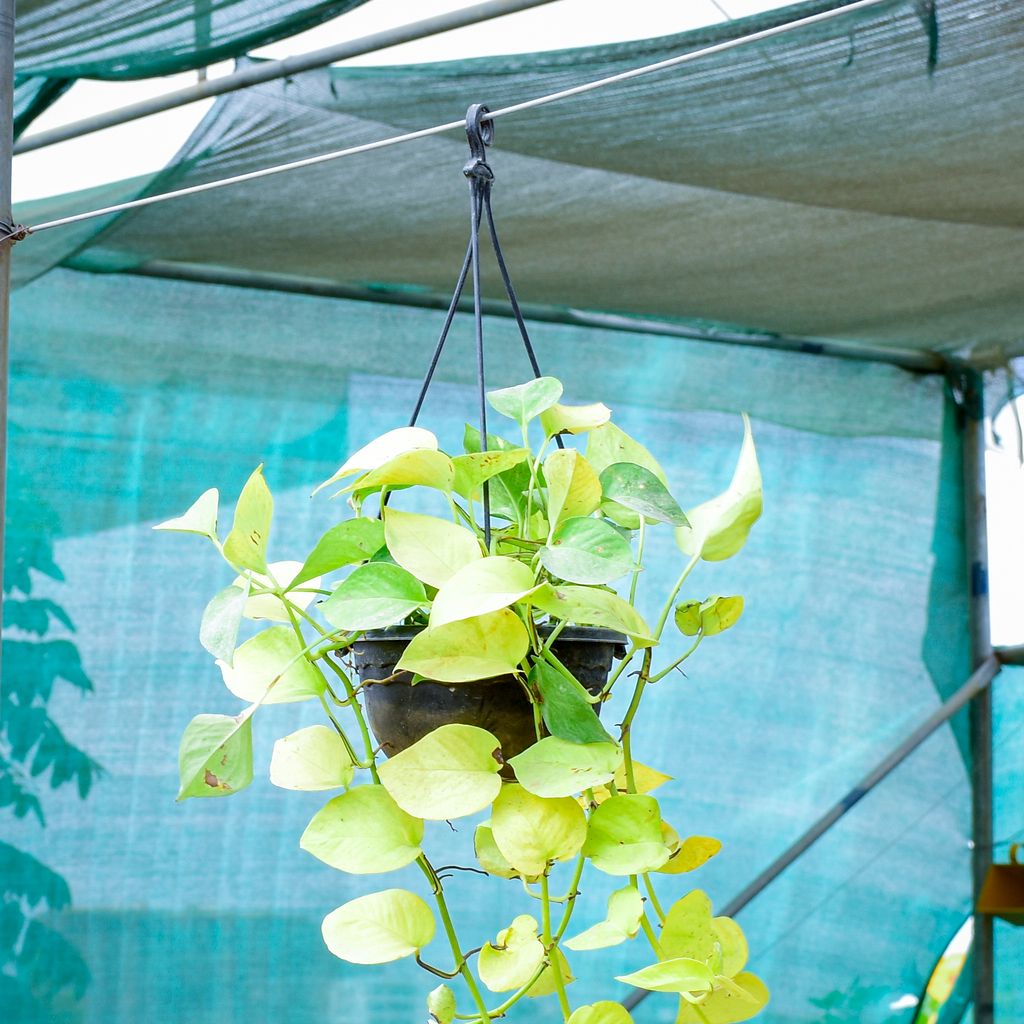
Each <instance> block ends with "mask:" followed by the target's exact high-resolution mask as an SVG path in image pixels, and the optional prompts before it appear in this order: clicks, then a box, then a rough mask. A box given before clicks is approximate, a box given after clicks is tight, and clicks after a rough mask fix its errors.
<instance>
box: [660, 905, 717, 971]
mask: <svg viewBox="0 0 1024 1024" xmlns="http://www.w3.org/2000/svg"><path fill="white" fill-rule="evenodd" d="M715 941H716V937H715V930H714V928H713V927H712V924H711V900H710V899H709V898H708V895H707V893H705V892H702V891H701V890H700V889H694V890H693V892H688V893H687V894H686V895H685V896H684V897H683V898H682V899H680V900H676V902H675V903H673V904H672V906H671V907H669V911H668V914H666V915H665V924H664V925H663V927H662V929H661V948H662V949H663V950H664V952H665V956H666V957H669V958H674V957H689V958H691V959H693V960H700V961H702V962H703V961H706V960H710V959H711V957H712V955H713V954H714V952H715Z"/></svg>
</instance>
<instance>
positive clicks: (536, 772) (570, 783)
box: [509, 736, 667, 873]
mask: <svg viewBox="0 0 1024 1024" xmlns="http://www.w3.org/2000/svg"><path fill="white" fill-rule="evenodd" d="M621 762H622V750H621V749H620V748H619V747H618V745H617V744H615V743H610V742H603V743H570V742H569V741H567V740H563V739H559V738H558V737H557V736H546V737H545V738H544V739H542V740H538V741H537V742H536V743H534V744H533V746H530V747H527V748H526V750H524V751H523V752H522V753H521V754H517V755H516V756H515V757H513V758H510V759H509V764H511V765H512V768H513V770H514V771H515V773H516V778H517V779H518V780H519V781H520V783H521V784H522V785H523V787H524V788H525V789H527V790H529V791H530V792H531V793H533V794H535V795H536V796H542V797H549V798H550V797H566V796H572V795H573V794H574V793H579V792H581V791H582V790H584V789H589V788H590V787H591V786H600V785H601V784H602V783H604V782H608V781H609V780H610V779H611V778H613V777H614V775H615V769H616V768H618V766H619V764H620V763H621ZM666 856H667V854H666ZM630 873H632V872H630Z"/></svg>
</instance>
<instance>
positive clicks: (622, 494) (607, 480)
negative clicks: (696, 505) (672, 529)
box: [600, 462, 687, 526]
mask: <svg viewBox="0 0 1024 1024" xmlns="http://www.w3.org/2000/svg"><path fill="white" fill-rule="evenodd" d="M600 480H601V492H602V494H603V495H604V497H605V498H606V499H607V500H609V501H614V502H615V503H616V504H618V505H622V506H623V507H624V508H628V509H630V510H631V511H633V512H636V513H638V514H639V515H642V516H644V517H645V518H646V519H648V520H650V519H653V520H655V521H656V522H659V523H671V524H672V525H673V526H686V525H687V519H686V516H685V515H684V514H683V510H682V509H681V508H680V507H679V503H678V502H677V501H676V499H675V498H673V497H672V495H671V494H669V492H668V488H667V487H666V486H665V485H664V484H663V483H662V482H661V481H660V480H659V479H658V478H657V477H656V476H655V475H654V474H653V473H652V472H651V471H650V470H649V469H644V467H643V466H637V465H635V464H634V463H632V462H616V463H613V464H612V465H611V466H607V467H606V468H605V469H604V470H602V471H601V477H600Z"/></svg>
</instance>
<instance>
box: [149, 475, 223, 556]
mask: <svg viewBox="0 0 1024 1024" xmlns="http://www.w3.org/2000/svg"><path fill="white" fill-rule="evenodd" d="M219 500H220V494H219V492H218V491H217V488H216V487H211V488H210V489H209V490H208V491H203V493H202V494H200V495H199V497H198V498H196V500H195V501H194V502H193V503H192V504H191V505H190V506H189V507H188V510H187V511H186V512H185V514H184V515H180V516H178V517H177V518H176V519H168V520H167V521H166V522H163V523H158V524H157V525H156V526H154V527H153V529H154V530H169V531H170V532H172V533H197V534H199V536H200V537H209V538H210V540H212V541H214V543H216V541H217V504H218V502H219Z"/></svg>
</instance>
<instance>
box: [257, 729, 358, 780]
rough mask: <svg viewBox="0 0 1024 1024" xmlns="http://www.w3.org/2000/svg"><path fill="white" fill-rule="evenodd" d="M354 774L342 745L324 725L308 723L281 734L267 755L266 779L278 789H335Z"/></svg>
mask: <svg viewBox="0 0 1024 1024" xmlns="http://www.w3.org/2000/svg"><path fill="white" fill-rule="evenodd" d="M354 774H355V765H353V763H352V758H351V757H350V756H349V753H348V751H347V750H346V749H345V744H344V743H342V741H341V737H340V736H339V735H338V734H337V732H335V730H334V729H328V728H327V726H326V725H308V726H306V728H305V729H299V730H298V732H293V733H291V734H290V735H288V736H283V737H282V738H281V739H279V740H278V741H277V742H276V743H275V744H274V753H273V755H272V756H271V758H270V781H271V782H272V783H273V784H274V785H275V786H280V788H281V789H299V790H304V791H320V790H324V789H337V788H338V787H339V786H347V785H349V784H350V783H351V782H352V777H353V775H354Z"/></svg>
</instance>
